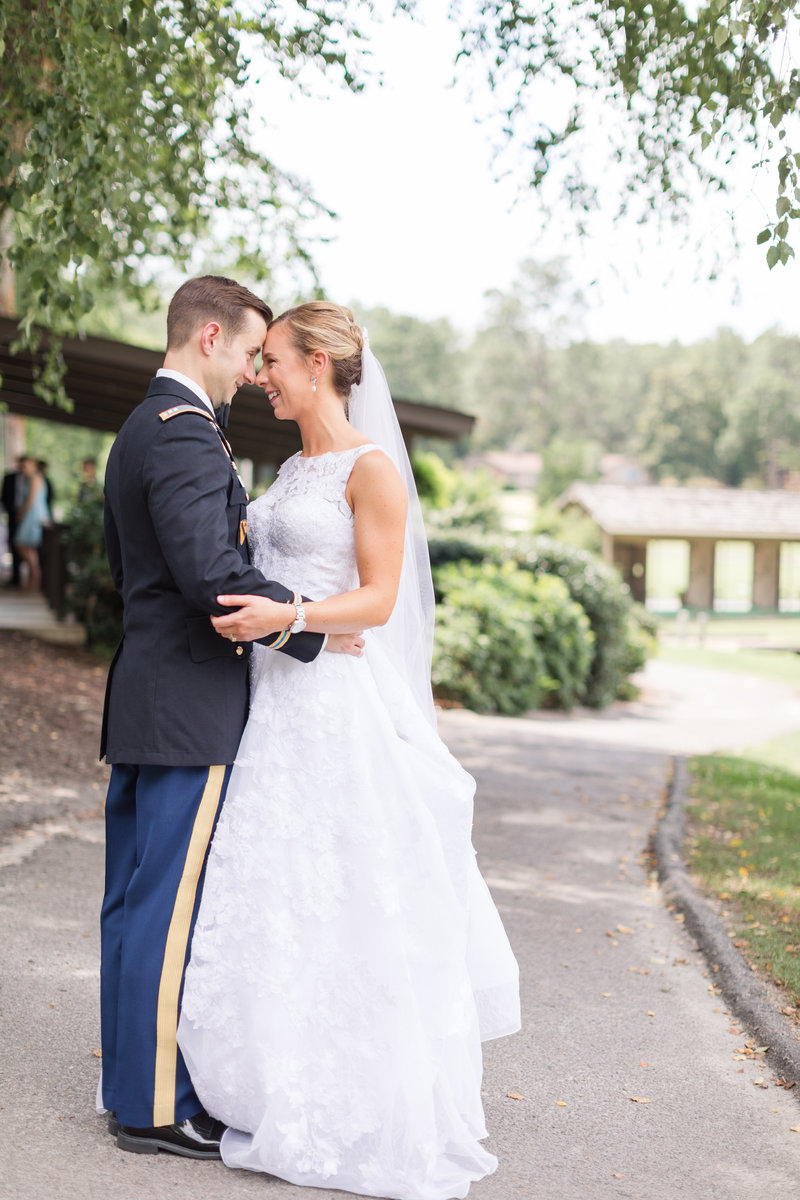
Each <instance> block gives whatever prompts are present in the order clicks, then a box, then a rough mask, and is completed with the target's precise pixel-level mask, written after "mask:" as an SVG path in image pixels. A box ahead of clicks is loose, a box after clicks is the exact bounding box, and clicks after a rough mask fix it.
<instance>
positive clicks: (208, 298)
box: [167, 275, 272, 350]
mask: <svg viewBox="0 0 800 1200" xmlns="http://www.w3.org/2000/svg"><path fill="white" fill-rule="evenodd" d="M248 308H252V309H255V311H256V312H257V313H258V314H259V315H260V316H262V317H263V318H264V320H265V321H266V322H267V324H268V325H269V323H270V321H271V320H272V309H271V308H270V307H269V305H268V304H266V303H265V302H264V301H263V300H260V299H259V298H258V296H255V295H254V294H253V293H252V292H251V291H249V290H248V288H246V287H243V286H242V284H241V283H237V282H236V281H235V280H234V279H225V278H224V277H223V276H222V275H200V276H199V277H198V278H197V279H190V280H188V281H187V282H186V283H184V284H183V286H182V287H179V288H178V290H177V292H176V293H175V295H174V296H173V297H172V300H171V301H170V305H169V311H168V313H167V349H168V350H178V349H180V347H181V346H185V345H186V343H187V342H188V341H189V339H190V337H191V336H192V334H193V333H195V332H196V331H197V330H198V329H202V327H203V326H204V325H205V324H206V323H207V322H208V321H218V322H219V324H220V326H221V328H222V332H223V334H224V336H225V338H226V340H227V339H230V338H232V337H235V336H236V334H237V333H238V332H239V330H240V329H241V328H242V326H243V325H244V320H245V312H246V311H247V309H248Z"/></svg>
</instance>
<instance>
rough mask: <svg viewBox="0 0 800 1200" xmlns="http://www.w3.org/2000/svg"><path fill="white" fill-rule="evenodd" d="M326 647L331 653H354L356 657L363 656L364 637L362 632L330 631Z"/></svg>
mask: <svg viewBox="0 0 800 1200" xmlns="http://www.w3.org/2000/svg"><path fill="white" fill-rule="evenodd" d="M325 649H326V650H328V651H330V653H331V654H352V655H353V656H354V658H361V656H362V654H363V653H364V639H363V637H362V636H361V634H360V633H329V634H328V640H327V642H326V643H325Z"/></svg>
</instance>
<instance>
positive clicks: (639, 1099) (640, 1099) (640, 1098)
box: [631, 1096, 653, 1104]
mask: <svg viewBox="0 0 800 1200" xmlns="http://www.w3.org/2000/svg"><path fill="white" fill-rule="evenodd" d="M631 1100H633V1101H634V1103H636V1104H652V1103H653V1101H652V1100H646V1099H645V1098H644V1096H631Z"/></svg>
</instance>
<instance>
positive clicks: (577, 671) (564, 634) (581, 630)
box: [531, 575, 594, 710]
mask: <svg viewBox="0 0 800 1200" xmlns="http://www.w3.org/2000/svg"><path fill="white" fill-rule="evenodd" d="M535 582H536V588H535V591H534V593H533V609H532V613H531V619H532V635H533V637H534V638H535V640H536V642H537V644H538V646H539V649H540V650H541V651H542V655H543V656H544V663H545V671H546V674H547V678H548V684H547V694H546V695H545V697H544V702H545V704H546V706H547V707H548V708H562V709H567V710H568V709H570V708H573V707H574V706H575V705H576V704H577V703H578V702H579V701H580V699H581V698H582V696H583V695H584V691H585V688H586V681H587V678H588V676H589V671H590V669H591V666H592V660H593V658H594V634H593V633H592V630H591V626H590V625H589V618H588V617H587V616H586V613H585V612H584V611H583V609H582V608H581V606H580V604H578V603H577V601H575V600H572V599H571V598H570V594H569V590H568V589H567V585H566V584H565V583H564V581H563V579H558V578H556V576H555V575H541V576H539V577H538V578H537V579H536V581H535Z"/></svg>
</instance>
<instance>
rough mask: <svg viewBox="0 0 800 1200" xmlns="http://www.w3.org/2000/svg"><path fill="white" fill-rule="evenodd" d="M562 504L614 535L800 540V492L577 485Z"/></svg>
mask: <svg viewBox="0 0 800 1200" xmlns="http://www.w3.org/2000/svg"><path fill="white" fill-rule="evenodd" d="M557 504H558V507H559V508H562V509H563V508H566V507H568V506H569V505H571V504H575V505H578V506H579V507H580V508H582V509H583V510H584V512H586V513H587V514H588V515H589V516H590V517H591V518H592V520H593V521H594V522H595V523H596V524H597V525H598V526H599V527H600V528H601V529H602V530H603V531H604V532H605V533H608V534H611V535H612V536H615V537H620V536H628V537H642V538H716V539H731V540H735V539H737V538H741V539H748V540H757V541H770V540H772V541H795V540H800V492H789V491H763V492H762V491H755V490H753V489H750V488H708V487H706V488H703V487H653V486H649V487H648V486H630V487H628V486H625V485H622V484H610V483H573V484H572V485H571V486H570V487H569V488H567V490H566V492H564V493H563V495H561V496H560V497H559V499H558V501H557Z"/></svg>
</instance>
